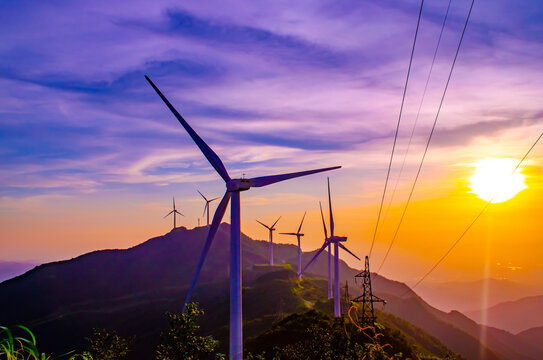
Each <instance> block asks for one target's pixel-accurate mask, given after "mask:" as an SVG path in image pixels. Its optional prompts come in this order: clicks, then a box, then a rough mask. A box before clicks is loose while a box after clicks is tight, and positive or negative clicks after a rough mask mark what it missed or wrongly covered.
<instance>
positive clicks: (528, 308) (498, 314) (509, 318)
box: [466, 295, 543, 340]
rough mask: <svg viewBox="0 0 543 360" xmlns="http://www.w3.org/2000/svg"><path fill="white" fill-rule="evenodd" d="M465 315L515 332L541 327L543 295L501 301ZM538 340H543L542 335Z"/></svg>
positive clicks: (542, 325)
mask: <svg viewBox="0 0 543 360" xmlns="http://www.w3.org/2000/svg"><path fill="white" fill-rule="evenodd" d="M466 315H468V316H469V317H470V318H472V319H474V320H475V321H477V322H479V323H481V324H485V325H489V326H493V327H497V328H500V329H505V330H507V331H510V332H512V333H515V334H516V333H519V332H522V331H524V330H528V329H531V328H535V327H543V295H540V296H530V297H525V298H522V299H519V300H516V301H507V302H503V303H500V304H498V305H495V306H492V307H490V308H488V309H485V310H479V311H470V312H467V313H466ZM540 340H543V337H541V339H540Z"/></svg>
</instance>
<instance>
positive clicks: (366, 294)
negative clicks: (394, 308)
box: [352, 256, 387, 326]
mask: <svg viewBox="0 0 543 360" xmlns="http://www.w3.org/2000/svg"><path fill="white" fill-rule="evenodd" d="M354 279H355V282H357V280H359V279H360V281H361V286H362V295H360V296H359V297H357V298H355V299H353V300H352V302H358V303H362V318H361V323H362V324H361V325H363V326H364V325H366V326H373V324H374V323H375V313H374V311H373V304H374V303H377V302H381V303H383V304H386V303H387V302H386V301H385V300H384V299H381V298H380V297H378V296H375V295H373V292H372V289H371V274H370V260H369V258H368V257H367V256H366V264H365V268H364V271H362V272H360V273H358V274H356V275H355V276H354Z"/></svg>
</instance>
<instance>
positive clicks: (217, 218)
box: [145, 76, 341, 360]
mask: <svg viewBox="0 0 543 360" xmlns="http://www.w3.org/2000/svg"><path fill="white" fill-rule="evenodd" d="M145 78H146V79H147V81H148V82H149V84H151V86H152V87H153V89H155V91H156V92H157V94H158V95H159V96H160V98H161V99H162V101H164V103H165V104H166V106H168V108H169V109H170V111H171V112H172V113H173V114H174V116H175V117H176V118H177V120H178V121H179V122H180V123H181V125H182V126H183V127H184V128H185V130H186V131H187V133H188V134H189V135H190V137H191V138H192V140H193V141H194V142H195V143H196V145H197V146H198V147H199V148H200V151H202V153H203V154H204V156H205V157H206V159H207V160H208V161H209V163H210V164H211V166H213V168H214V169H215V171H217V173H218V174H219V175H220V177H221V178H222V179H223V180H224V182H225V183H226V193H225V194H224V196H223V198H222V200H221V202H220V203H219V206H217V209H216V210H215V215H214V216H213V221H212V222H211V227H210V228H209V231H208V233H207V239H206V242H205V245H204V248H203V250H202V254H201V256H200V261H199V262H198V266H197V268H196V273H195V274H194V279H193V280H192V283H191V285H190V288H189V292H188V294H187V298H186V299H185V304H184V305H183V312H184V311H185V308H186V305H187V303H188V302H189V301H190V297H191V295H192V292H193V290H194V286H195V285H196V281H197V280H198V275H199V274H200V271H201V270H202V266H203V264H204V260H205V258H206V256H207V253H208V251H209V248H210V247H211V243H212V242H213V238H214V237H215V233H216V232H217V230H218V229H219V225H220V223H221V220H222V218H223V216H224V213H225V211H226V207H227V206H228V203H229V201H230V198H232V204H231V206H230V212H231V213H230V214H231V225H230V349H229V351H230V356H229V359H234V360H242V358H243V335H242V312H241V300H242V298H241V225H240V192H241V191H245V190H249V189H250V188H251V187H261V186H267V185H271V184H273V183H276V182H279V181H283V180H288V179H292V178H296V177H300V176H305V175H310V174H315V173H319V172H323V171H328V170H333V169H339V168H340V167H341V166H335V167H329V168H324V169H316V170H309V171H301V172H295V173H289V174H282V175H272V176H263V177H257V178H253V179H246V178H241V179H232V178H230V176H229V175H228V172H227V171H226V168H225V167H224V165H223V163H222V161H221V159H220V158H219V157H218V156H217V154H215V152H213V150H211V148H210V147H209V146H208V145H207V144H206V143H205V142H204V141H203V140H202V139H201V138H200V136H198V134H197V133H196V132H195V131H194V130H193V129H192V128H191V127H190V125H189V124H188V123H187V122H186V121H185V119H183V117H182V116H181V114H179V112H178V111H177V110H176V109H175V108H174V107H173V105H172V104H171V103H170V102H169V101H168V99H166V97H165V96H164V95H163V94H162V93H161V92H160V90H159V89H158V88H157V87H156V86H155V84H153V82H152V81H151V79H149V77H147V76H145Z"/></svg>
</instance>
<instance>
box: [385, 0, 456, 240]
mask: <svg viewBox="0 0 543 360" xmlns="http://www.w3.org/2000/svg"><path fill="white" fill-rule="evenodd" d="M451 2H452V0H449V4H448V5H447V11H446V12H445V17H444V18H443V23H442V24H441V31H440V33H439V38H438V40H437V44H436V48H435V50H434V56H433V58H432V64H431V65H430V71H429V72H428V77H427V78H426V84H425V85H424V91H423V92H422V98H421V100H420V103H419V109H418V111H417V116H416V117H415V122H414V124H413V128H412V129H411V136H410V137H409V142H408V144H407V149H406V150H405V154H404V157H403V161H402V166H401V168H400V173H399V174H398V177H397V178H396V183H395V184H394V189H393V190H392V196H391V197H390V201H389V202H388V205H387V208H386V210H385V216H384V218H383V221H385V220H386V219H387V217H388V212H389V210H390V206H391V205H392V201H393V200H394V195H395V194H396V189H397V188H398V184H399V182H400V178H401V177H402V174H403V169H404V167H405V161H406V159H407V154H408V153H409V149H410V148H411V142H412V140H413V135H414V134H415V128H416V127H417V123H418V121H419V117H420V112H421V109H422V104H423V103H424V99H425V98H426V91H427V90H428V84H429V83H430V77H431V76H432V71H433V69H434V64H435V62H436V58H437V52H438V50H439V45H440V44H441V38H442V36H443V31H444V30H445V23H446V22H447V17H448V16H449V10H450V8H451ZM381 228H382V227H381ZM378 236H379V232H377V236H376V237H378Z"/></svg>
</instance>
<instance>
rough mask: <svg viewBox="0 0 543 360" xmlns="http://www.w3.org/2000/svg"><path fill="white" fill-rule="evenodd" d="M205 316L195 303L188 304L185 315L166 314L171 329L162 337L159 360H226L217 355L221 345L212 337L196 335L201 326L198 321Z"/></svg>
mask: <svg viewBox="0 0 543 360" xmlns="http://www.w3.org/2000/svg"><path fill="white" fill-rule="evenodd" d="M203 314H204V311H203V310H201V309H199V308H198V305H196V304H194V303H190V304H187V307H186V310H185V312H184V313H183V314H180V315H178V314H171V313H166V317H167V318H168V324H169V329H168V331H167V332H166V333H162V335H161V336H160V344H159V345H158V347H157V350H156V359H157V360H199V359H224V355H222V354H217V353H215V349H216V348H217V346H218V345H219V342H218V341H217V340H213V338H212V337H211V336H198V335H196V333H197V331H198V329H199V328H200V326H199V325H198V324H197V320H198V318H199V317H201V316H202V315H203Z"/></svg>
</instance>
